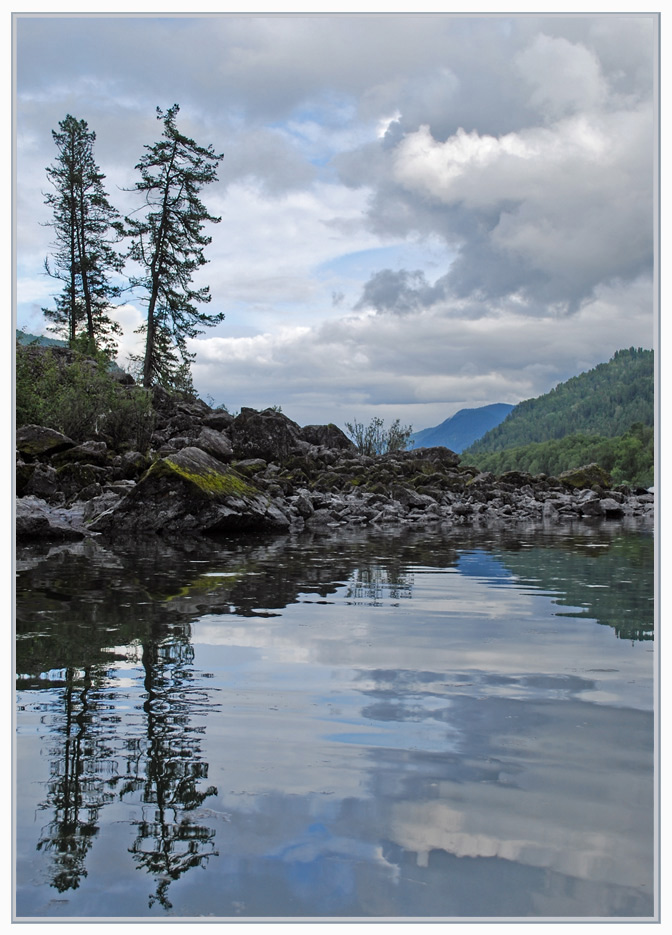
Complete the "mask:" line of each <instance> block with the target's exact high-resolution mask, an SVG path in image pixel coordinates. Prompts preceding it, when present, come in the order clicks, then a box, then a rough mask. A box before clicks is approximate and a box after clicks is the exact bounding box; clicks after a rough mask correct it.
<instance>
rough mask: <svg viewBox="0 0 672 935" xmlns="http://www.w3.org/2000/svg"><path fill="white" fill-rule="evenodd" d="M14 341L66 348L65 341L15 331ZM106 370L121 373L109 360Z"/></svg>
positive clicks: (119, 368)
mask: <svg viewBox="0 0 672 935" xmlns="http://www.w3.org/2000/svg"><path fill="white" fill-rule="evenodd" d="M16 340H17V341H18V342H19V344H37V345H38V347H67V346H68V342H67V341H59V340H58V338H48V337H47V336H46V335H44V334H29V333H28V332H27V331H19V329H18V328H17V330H16ZM108 370H110V372H111V373H123V370H122V369H121V367H120V366H119V365H118V364H117V363H116V361H114V360H111V361H110V362H109V364H108Z"/></svg>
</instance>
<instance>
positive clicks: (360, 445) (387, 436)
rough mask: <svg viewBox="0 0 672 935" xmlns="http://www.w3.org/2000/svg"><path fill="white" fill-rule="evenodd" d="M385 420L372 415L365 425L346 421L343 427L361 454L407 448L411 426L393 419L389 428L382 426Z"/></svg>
mask: <svg viewBox="0 0 672 935" xmlns="http://www.w3.org/2000/svg"><path fill="white" fill-rule="evenodd" d="M384 425H385V422H384V420H383V419H381V418H380V417H379V416H374V417H373V418H372V419H371V422H370V423H369V424H368V425H367V426H365V425H364V424H363V423H362V422H357V421H356V420H355V422H354V423H351V422H346V423H345V428H346V431H347V433H348V435H349V436H350V438H351V439H352V440H353V442H354V443H355V445H356V446H357V450H358V451H359V453H360V454H363V455H370V456H372V455H382V454H386V453H387V452H390V451H404V450H405V449H406V448H408V441H409V439H410V437H411V434H412V432H413V427H412V426H411V425H407V426H405V427H402V426H401V424H400V422H399V419H395V421H394V422H393V423H392V425H391V426H390V428H389V429H386V428H384Z"/></svg>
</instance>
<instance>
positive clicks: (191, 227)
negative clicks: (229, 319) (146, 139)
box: [126, 104, 224, 387]
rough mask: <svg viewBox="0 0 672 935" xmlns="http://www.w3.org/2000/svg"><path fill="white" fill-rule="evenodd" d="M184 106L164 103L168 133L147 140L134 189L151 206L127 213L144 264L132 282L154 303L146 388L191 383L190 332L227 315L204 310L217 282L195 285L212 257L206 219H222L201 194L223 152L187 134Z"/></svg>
mask: <svg viewBox="0 0 672 935" xmlns="http://www.w3.org/2000/svg"><path fill="white" fill-rule="evenodd" d="M178 111H179V106H178V105H177V104H174V105H173V106H172V107H170V108H169V109H168V110H167V111H166V112H165V113H164V112H163V111H162V110H161V109H160V108H158V107H157V119H158V120H162V121H163V135H162V138H161V140H159V142H157V143H154V144H153V145H151V146H145V149H146V153H145V154H144V156H143V157H142V159H141V160H140V162H139V163H138V164H137V166H136V169H138V170H139V171H140V176H141V178H140V181H138V182H137V183H136V186H135V189H134V190H135V191H137V192H139V193H141V194H142V196H143V198H144V204H143V206H142V209H141V210H142V211H143V212H144V213H143V214H142V216H141V217H139V218H127V219H126V225H127V233H128V235H129V236H130V237H131V246H130V251H129V256H130V258H131V259H132V260H134V261H135V262H136V263H137V264H138V265H139V267H140V270H141V272H140V273H139V274H138V275H137V276H134V277H131V279H130V282H131V285H132V286H135V287H139V288H140V289H142V290H143V291H144V293H145V298H144V302H145V303H146V305H147V318H146V321H145V323H144V324H143V326H142V328H141V331H142V332H143V333H144V334H145V335H146V342H145V353H144V358H143V360H142V382H143V385H144V386H145V387H149V386H152V385H153V384H155V383H158V384H160V385H162V386H165V387H175V386H177V385H178V384H180V385H181V386H182V387H184V386H185V385H186V384H188V383H190V377H189V362H190V361H191V360H192V359H193V355H191V354H189V353H188V351H187V348H186V339H187V338H190V337H195V336H196V335H197V334H200V333H201V328H200V327H199V326H202V325H206V326H209V325H214V324H217V323H218V322H220V321H222V320H223V318H224V315H223V313H219V314H215V315H208V314H205V313H204V312H201V311H199V309H198V308H197V307H196V304H195V303H199V304H202V303H207V302H209V301H210V298H211V297H210V288H209V286H205V287H203V288H199V289H197V288H194V287H193V286H192V276H193V274H194V273H195V272H196V271H197V270H198V268H199V267H201V266H203V265H204V264H205V263H206V262H207V261H206V259H205V257H204V255H203V248H204V247H205V246H207V245H208V244H209V243H210V241H211V239H212V238H211V237H209V236H206V235H205V234H203V224H204V222H205V221H210V222H212V223H218V222H219V221H220V220H221V218H218V217H214V216H213V215H211V214H209V213H208V211H207V210H206V208H205V206H204V205H203V203H202V202H201V201H200V199H199V197H198V196H199V192H200V189H201V188H202V186H203V185H206V184H208V183H210V182H214V181H216V179H217V176H216V169H217V165H218V163H219V162H220V160H221V159H222V158H223V154H217V153H215V152H214V150H213V148H212V146H207V147H203V146H199V145H198V144H197V143H196V142H194V140H192V139H190V138H189V137H187V136H185V135H184V134H182V133H180V131H179V130H178V129H177V127H176V125H175V119H176V117H177V113H178ZM180 361H181V363H180Z"/></svg>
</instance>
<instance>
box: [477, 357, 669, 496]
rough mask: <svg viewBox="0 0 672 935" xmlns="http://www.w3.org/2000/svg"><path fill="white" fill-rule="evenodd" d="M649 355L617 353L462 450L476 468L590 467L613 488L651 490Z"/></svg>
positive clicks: (538, 470)
mask: <svg viewBox="0 0 672 935" xmlns="http://www.w3.org/2000/svg"><path fill="white" fill-rule="evenodd" d="M653 392H654V374H653V351H647V350H642V348H633V347H631V348H629V349H627V350H621V351H617V352H616V354H614V356H613V357H612V359H611V360H610V361H609V362H608V363H606V364H599V365H598V366H597V367H595V368H594V369H593V370H589V371H587V372H586V373H581V374H579V376H577V377H572V379H571V380H567V382H566V383H560V384H559V385H558V386H556V387H555V388H554V389H552V390H551V391H550V393H546V394H545V395H544V396H539V397H537V398H536V399H527V400H525V401H524V402H522V403H519V404H518V405H517V406H516V407H515V409H513V410H512V412H511V413H510V414H509V415H508V416H507V418H506V419H505V420H504V421H503V422H502V423H500V425H498V426H496V428H494V429H492V430H491V431H489V432H487V433H486V434H485V435H484V436H483V437H482V438H481V439H479V440H478V441H477V442H475V443H474V444H473V445H471V447H470V448H467V449H466V450H465V451H463V452H462V459H463V461H468V462H470V463H472V464H475V465H476V466H477V467H479V468H480V469H481V470H484V471H493V472H494V473H501V472H503V471H511V470H519V471H529V472H530V473H532V474H538V473H544V474H551V475H555V474H558V473H560V472H561V471H565V470H568V469H570V468H575V467H578V466H580V465H582V464H587V463H590V462H593V461H595V462H597V463H598V464H599V465H600V466H601V467H603V468H604V469H605V470H607V471H609V472H610V473H611V475H612V478H613V480H614V481H615V482H617V483H619V482H625V483H634V484H639V485H641V486H650V485H651V484H653V453H654V430H653V421H654V408H653Z"/></svg>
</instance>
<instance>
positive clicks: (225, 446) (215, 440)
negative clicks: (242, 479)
mask: <svg viewBox="0 0 672 935" xmlns="http://www.w3.org/2000/svg"><path fill="white" fill-rule="evenodd" d="M194 445H195V447H196V448H200V449H201V451H205V452H206V453H207V454H209V455H212V456H213V458H217V460H218V461H222V462H223V463H224V464H226V463H227V462H228V461H230V460H231V459H232V458H233V446H232V445H231V441H230V439H229V438H228V436H226V435H223V434H222V433H221V432H218V431H216V430H215V429H213V428H208V427H207V426H204V427H203V428H202V429H201V433H200V435H199V436H198V438H197V439H196V441H195V442H194Z"/></svg>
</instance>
